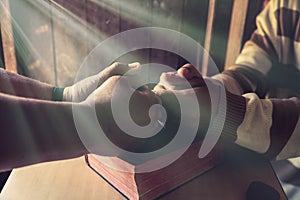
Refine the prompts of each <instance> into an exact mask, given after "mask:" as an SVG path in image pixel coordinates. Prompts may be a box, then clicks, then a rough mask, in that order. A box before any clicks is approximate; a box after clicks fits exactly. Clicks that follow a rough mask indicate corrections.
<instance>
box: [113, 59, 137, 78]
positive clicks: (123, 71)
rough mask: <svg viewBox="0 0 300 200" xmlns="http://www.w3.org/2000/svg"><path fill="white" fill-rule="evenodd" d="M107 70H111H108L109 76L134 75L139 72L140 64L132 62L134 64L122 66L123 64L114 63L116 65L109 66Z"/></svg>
mask: <svg viewBox="0 0 300 200" xmlns="http://www.w3.org/2000/svg"><path fill="white" fill-rule="evenodd" d="M109 68H111V70H110V73H111V74H110V75H111V76H114V75H121V76H123V75H135V74H137V73H138V72H139V70H140V63H138V62H134V63H130V64H124V63H119V62H116V63H113V64H112V65H111V66H109Z"/></svg>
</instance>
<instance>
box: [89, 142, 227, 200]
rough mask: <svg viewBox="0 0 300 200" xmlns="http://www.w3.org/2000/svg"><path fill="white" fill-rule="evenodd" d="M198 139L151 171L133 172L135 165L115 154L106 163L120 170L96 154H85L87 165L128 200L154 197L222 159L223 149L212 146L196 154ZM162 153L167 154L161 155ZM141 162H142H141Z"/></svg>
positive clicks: (155, 161) (145, 199) (210, 167)
mask: <svg viewBox="0 0 300 200" xmlns="http://www.w3.org/2000/svg"><path fill="white" fill-rule="evenodd" d="M200 147H201V142H196V143H194V144H192V145H191V146H190V147H189V148H188V149H187V150H186V151H185V152H184V154H183V155H181V156H180V157H179V158H178V159H177V160H176V161H174V162H173V163H171V164H170V165H168V166H166V167H164V168H161V169H158V170H156V171H152V172H144V173H136V168H137V167H138V166H135V165H132V164H130V163H128V162H126V161H124V160H122V159H120V158H117V157H106V158H105V162H110V164H112V165H115V166H118V168H119V169H120V167H121V169H126V170H124V171H126V172H124V171H119V170H117V169H115V168H112V167H109V166H108V165H107V164H104V163H102V162H100V161H99V159H97V155H94V154H87V155H86V162H87V163H88V165H89V166H90V167H91V168H92V169H93V170H94V171H95V172H96V173H97V174H99V175H100V176H101V177H102V178H104V179H105V180H106V181H107V182H108V183H110V184H111V185H112V186H113V187H114V188H115V189H117V190H118V191H119V192H121V193H122V194H123V195H124V196H126V197H127V198H129V199H131V200H137V199H140V200H148V199H154V198H157V197H159V196H161V195H163V194H165V193H167V192H169V191H171V190H173V189H175V188H177V187H179V186H180V185H182V184H184V183H186V182H187V181H189V180H191V179H193V178H195V177H197V176H199V175H201V174H203V173H204V172H206V171H208V170H210V169H212V168H213V167H215V166H217V165H218V164H219V163H221V162H222V161H223V156H222V151H221V150H220V148H219V147H215V148H214V149H213V150H212V151H211V152H210V153H209V154H208V155H207V156H206V157H204V158H202V159H200V158H199V157H198V153H199V149H200ZM164 156H168V154H167V155H164ZM161 159H163V156H162V157H158V158H155V159H153V160H150V161H147V164H148V165H149V164H153V165H155V163H157V162H160V160H161ZM141 165H143V164H141Z"/></svg>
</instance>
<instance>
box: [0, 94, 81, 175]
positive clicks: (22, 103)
mask: <svg viewBox="0 0 300 200" xmlns="http://www.w3.org/2000/svg"><path fill="white" fill-rule="evenodd" d="M0 102H1V103H0V110H1V112H0V125H1V136H0V137H1V145H0V170H7V169H11V168H14V167H20V166H24V165H29V164H34V163H38V162H44V161H51V160H60V159H68V158H74V157H78V156H81V155H83V154H85V153H87V150H86V148H85V147H84V145H83V144H82V142H81V140H80V138H79V136H78V134H77V130H76V127H75V124H74V120H73V115H72V104H70V103H61V102H60V103H56V102H50V101H42V100H34V99H28V98H18V97H15V96H11V95H6V94H0ZM73 105H75V106H82V105H81V104H73Z"/></svg>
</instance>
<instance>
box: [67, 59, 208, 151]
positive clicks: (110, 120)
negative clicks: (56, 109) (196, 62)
mask: <svg viewBox="0 0 300 200" xmlns="http://www.w3.org/2000/svg"><path fill="white" fill-rule="evenodd" d="M139 69H140V65H139V63H132V64H128V65H126V64H121V63H114V64H112V65H110V66H109V67H107V68H105V69H104V70H103V71H101V72H100V73H99V74H97V75H94V76H93V77H88V78H87V79H89V81H90V82H91V83H92V82H95V81H96V82H97V84H98V87H97V88H96V89H95V90H94V91H91V89H89V88H86V89H82V88H81V86H80V84H83V85H86V81H87V80H85V79H84V80H82V81H81V82H79V83H77V84H75V85H73V86H71V87H67V88H65V91H64V99H71V98H73V100H74V99H76V101H83V100H84V99H81V97H85V96H87V98H86V99H85V100H84V101H83V102H84V103H85V104H87V105H89V104H90V105H95V110H96V113H97V117H98V121H99V123H100V125H101V127H102V129H103V130H104V131H105V132H107V135H108V136H109V139H110V140H111V141H113V142H114V143H115V144H116V145H118V146H120V147H122V148H123V149H126V150H129V151H137V152H142V151H144V150H145V149H144V150H141V149H143V148H145V146H146V145H145V143H147V142H146V141H147V138H144V139H141V138H136V137H130V136H128V135H127V134H126V133H124V132H123V131H122V130H121V129H120V127H118V126H117V124H116V123H115V120H114V116H113V114H112V110H111V99H112V96H113V90H114V87H115V86H116V85H117V83H118V81H120V79H121V77H122V76H123V77H124V76H125V77H126V78H127V82H125V83H123V84H121V86H120V87H121V90H124V91H129V90H132V89H134V92H133V94H132V96H131V98H130V101H129V108H128V109H129V111H130V116H124V118H126V117H131V118H132V120H133V121H134V122H135V123H136V124H137V125H139V126H147V125H148V124H149V123H150V121H151V119H150V117H149V109H150V107H151V106H152V105H155V104H160V105H162V106H163V107H164V109H165V111H166V114H167V119H166V123H165V124H163V126H164V128H163V129H162V130H164V133H162V134H158V135H157V136H155V137H156V138H155V137H153V138H152V142H150V143H151V144H150V145H152V147H151V148H152V150H153V145H156V146H157V148H160V146H161V145H164V143H165V142H166V141H170V140H171V139H172V137H173V136H172V135H173V134H176V130H177V128H178V126H179V123H180V119H181V118H182V117H186V118H187V119H188V120H187V121H188V122H189V123H190V124H189V123H188V124H189V125H190V127H193V126H195V125H199V128H198V132H205V129H207V127H208V125H209V120H210V99H209V93H208V90H207V87H206V85H205V81H204V79H203V78H202V76H201V74H200V73H199V72H198V71H197V69H196V68H195V67H193V66H192V65H191V64H185V65H183V66H182V67H180V68H179V69H178V70H177V71H171V72H164V73H162V74H161V76H160V81H159V83H158V84H157V85H156V86H155V87H154V88H153V89H152V90H151V89H149V88H148V87H147V86H146V85H145V86H139V87H138V88H136V87H135V85H136V84H137V83H138V71H139ZM127 72H130V73H127ZM127 74H130V75H127ZM186 83H188V85H187V84H186ZM74 87H78V88H80V89H79V90H78V91H79V92H78V96H77V97H74V93H72V90H73V89H74ZM185 89H192V90H194V92H195V94H196V97H197V99H196V100H197V101H198V103H199V106H200V107H201V113H206V114H205V115H203V114H201V118H200V121H195V119H193V114H191V115H186V116H182V112H181V111H180V106H179V102H178V99H177V97H178V96H177V97H176V96H175V94H174V93H175V92H177V93H176V95H181V96H183V97H184V98H189V93H186V92H184V91H185ZM178 91H183V92H178ZM82 93H85V94H82ZM89 93H92V94H93V95H88V94H89ZM72 95H73V97H72ZM75 95H76V93H75ZM190 98H192V97H190ZM193 98H195V96H194V97H193ZM120 101H122V97H120ZM183 103H184V102H183ZM185 109H188V110H186V111H187V112H185V113H193V112H194V110H195V108H194V107H192V106H190V107H189V106H185ZM203 111H204V112H203ZM119 115H121V118H122V113H119ZM153 117H154V118H155V117H157V116H155V113H154V116H153ZM188 127H189V126H186V129H188ZM186 132H187V134H188V132H189V130H186ZM166 135H169V136H166ZM164 140H165V141H164ZM141 141H142V142H141ZM138 143H139V145H137V144H138ZM139 149H140V150H139ZM154 149H155V147H154ZM145 151H147V150H145Z"/></svg>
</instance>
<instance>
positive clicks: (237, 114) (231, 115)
mask: <svg viewBox="0 0 300 200" xmlns="http://www.w3.org/2000/svg"><path fill="white" fill-rule="evenodd" d="M226 99H227V103H226V105H227V109H226V118H225V122H224V127H223V131H222V134H221V138H222V139H224V140H225V141H230V142H234V141H235V140H236V138H237V129H238V127H239V125H240V124H241V123H242V122H243V120H244V116H245V113H246V103H247V100H246V98H245V97H243V96H241V95H235V94H232V93H230V92H228V91H226Z"/></svg>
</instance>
